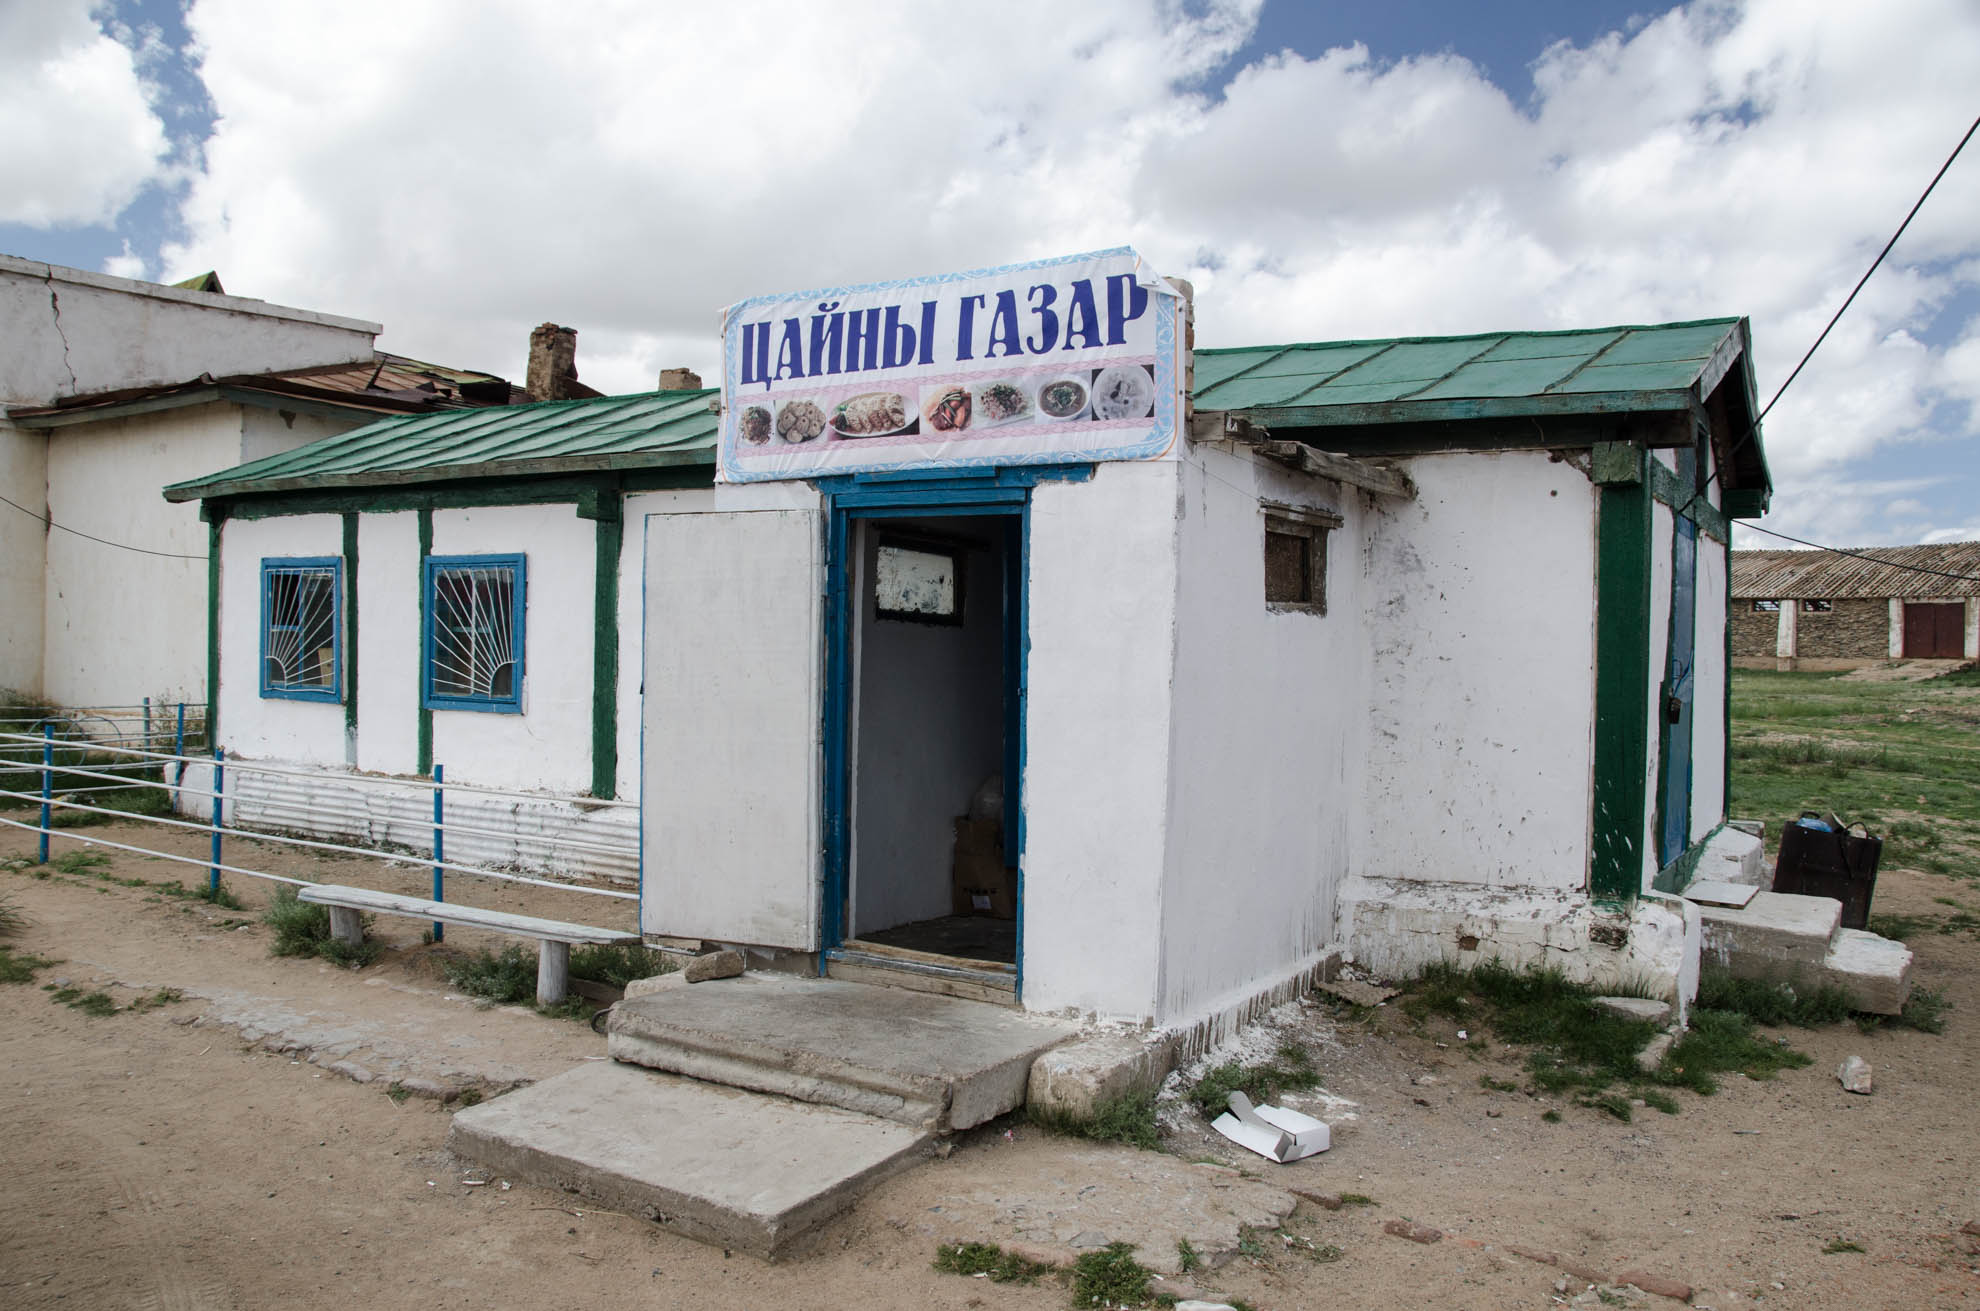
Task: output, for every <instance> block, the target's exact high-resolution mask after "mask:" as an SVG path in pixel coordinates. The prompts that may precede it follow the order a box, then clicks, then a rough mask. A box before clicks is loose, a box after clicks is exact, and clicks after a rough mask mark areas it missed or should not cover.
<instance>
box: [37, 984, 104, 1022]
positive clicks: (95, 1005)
mask: <svg viewBox="0 0 1980 1311" xmlns="http://www.w3.org/2000/svg"><path fill="white" fill-rule="evenodd" d="M48 999H49V1000H50V1001H53V1002H59V1003H60V1004H62V1005H64V1006H67V1007H68V1008H69V1009H71V1010H77V1011H81V1012H82V1013H83V1014H84V1015H88V1016H91V1017H93V1018H95V1019H99V1020H100V1019H103V1018H104V1017H105V1016H109V1015H115V1014H116V1013H117V999H116V998H114V997H112V996H111V995H110V994H109V993H107V992H84V991H83V990H82V989H80V988H58V989H56V990H55V991H54V992H53V993H51V994H49V998H48Z"/></svg>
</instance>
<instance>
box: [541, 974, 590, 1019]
mask: <svg viewBox="0 0 1980 1311" xmlns="http://www.w3.org/2000/svg"><path fill="white" fill-rule="evenodd" d="M530 991H531V993H534V992H535V991H536V986H535V984H533V983H532V984H531V985H530ZM536 1013H537V1014H538V1015H542V1016H546V1017H548V1018H549V1019H553V1020H577V1021H579V1022H587V1021H589V1020H590V1019H591V1017H592V1016H593V1015H595V1014H597V1013H598V1003H597V1002H595V1001H593V1000H591V998H589V997H584V996H580V995H579V994H577V993H575V992H573V993H571V994H569V995H568V996H566V997H565V998H564V999H563V1000H562V1001H560V1002H553V1003H551V1004H550V1005H548V1006H545V1005H544V1004H543V1003H541V1002H538V1003H537V1004H536Z"/></svg>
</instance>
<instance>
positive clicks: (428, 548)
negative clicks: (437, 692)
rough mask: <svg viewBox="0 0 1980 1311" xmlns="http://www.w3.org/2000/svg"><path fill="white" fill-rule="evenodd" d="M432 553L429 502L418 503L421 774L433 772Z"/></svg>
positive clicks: (415, 667)
mask: <svg viewBox="0 0 1980 1311" xmlns="http://www.w3.org/2000/svg"><path fill="white" fill-rule="evenodd" d="M432 554H433V510H432V507H430V506H421V507H420V511H419V576H418V577H417V578H415V579H414V580H413V586H414V587H416V588H418V589H419V590H418V591H417V592H415V593H414V595H415V596H417V597H419V604H420V614H419V624H420V628H419V631H418V632H417V633H414V634H413V641H415V642H418V643H419V644H420V645H419V654H420V658H419V659H418V660H416V661H414V662H413V680H414V684H415V686H414V690H413V695H414V696H416V697H418V701H417V703H416V704H417V705H418V706H419V772H420V773H422V774H431V773H432V772H433V712H432V711H431V710H429V709H428V708H427V705H426V658H425V657H426V625H427V624H428V623H430V622H431V616H429V615H428V614H427V613H426V557H427V556H429V555H432Z"/></svg>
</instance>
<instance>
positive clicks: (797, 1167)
mask: <svg viewBox="0 0 1980 1311" xmlns="http://www.w3.org/2000/svg"><path fill="white" fill-rule="evenodd" d="M930 1137H931V1135H930V1134H929V1133H928V1132H927V1131H925V1130H921V1129H916V1128H912V1127H909V1126H907V1125H903V1124H899V1123H896V1122H895V1121H892V1120H883V1119H877V1118H875V1117H873V1116H867V1115H857V1114H853V1113H852V1112H849V1111H842V1110H837V1109H835V1108H831V1107H824V1106H813V1105H807V1104H805V1103H802V1102H793V1101H788V1100H786V1099H784V1098H781V1097H765V1096H761V1095H759V1094H756V1093H748V1092H738V1091H736V1090H735V1089H733V1088H718V1087H715V1086H713V1085H710V1084H706V1083H698V1082H696V1081H694V1080H692V1079H679V1078H674V1077H672V1076H670V1075H664V1074H656V1073H654V1072H653V1071H651V1070H643V1069H640V1068H638V1067H636V1066H630V1065H621V1064H619V1063H618V1062H616V1061H592V1062H588V1063H586V1064H584V1065H581V1066H579V1067H578V1068H576V1069H574V1070H571V1071H569V1072H567V1073H564V1074H560V1075H558V1076H556V1077H555V1078H552V1079H545V1080H544V1081H543V1082H541V1083H538V1084H533V1085H531V1086H530V1087H528V1088H524V1089H521V1090H520V1091H517V1092H513V1093H510V1094H508V1095H507V1096H505V1097H498V1098H496V1099H495V1100H494V1101H490V1102H484V1103H482V1104H481V1105H479V1106H472V1107H469V1108H468V1109H467V1110H464V1111H458V1112H456V1113H455V1115H454V1121H453V1127H452V1128H451V1129H450V1130H449V1131H448V1134H447V1146H448V1147H449V1148H450V1149H451V1150H452V1151H454V1152H455V1153H456V1154H458V1155H460V1156H463V1157H466V1158H467V1159H469V1160H471V1161H475V1162H477V1163H479V1164H480V1165H482V1166H484V1167H486V1168H487V1169H489V1170H491V1171H493V1172H495V1173H497V1174H499V1175H501V1176H502V1177H504V1178H507V1179H513V1180H519V1181H522V1182H525V1183H532V1184H537V1185H540V1186H542V1187H545V1188H557V1189H562V1190H563V1191H565V1192H569V1193H575V1194H577V1195H579V1196H581V1197H585V1198H589V1199H590V1200H592V1201H593V1202H595V1203H597V1204H598V1205H600V1206H603V1207H606V1208H608V1209H611V1210H615V1211H623V1212H626V1213H628V1214H632V1215H639V1216H644V1217H646V1218H647V1219H649V1220H652V1221H653V1222H654V1223H656V1224H658V1225H661V1226H662V1227H664V1228H667V1229H672V1230H674V1231H676V1232H677V1233H681V1234H684V1235H686V1236H688V1237H690V1238H695V1239H699V1240H700V1241H702V1242H704V1243H712V1244H714V1245H716V1246H719V1247H724V1248H729V1249H731V1250H734V1251H739V1252H747V1253H750V1254H752V1255H755V1256H760V1257H763V1258H765V1259H775V1258H777V1257H781V1256H788V1255H790V1254H792V1253H794V1252H797V1251H801V1250H802V1249H803V1248H804V1246H805V1245H806V1241H807V1239H809V1238H810V1237H811V1236H813V1235H814V1234H815V1232H816V1231H817V1229H818V1228H819V1226H821V1225H823V1224H825V1223H826V1222H827V1221H829V1220H831V1219H832V1218H833V1217H834V1216H836V1215H838V1214H840V1213H841V1212H843V1211H845V1210H846V1209H847V1208H848V1207H850V1206H851V1205H852V1204H853V1202H854V1200H855V1199H856V1198H857V1197H858V1196H859V1195H860V1194H861V1193H862V1192H864V1191H865V1190H866V1189H868V1188H870V1187H872V1186H873V1185H874V1184H876V1183H878V1182H879V1181H880V1180H882V1179H884V1178H886V1177H887V1176H889V1175H891V1174H893V1173H894V1172H896V1171H898V1170H901V1169H903V1168H905V1167H906V1166H908V1165H911V1164H913V1163H914V1162H915V1161H916V1160H918V1159H920V1157H921V1155H922V1154H923V1149H924V1148H925V1147H926V1145H927V1144H928V1142H929V1139H930Z"/></svg>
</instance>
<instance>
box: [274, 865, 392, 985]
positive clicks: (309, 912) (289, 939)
mask: <svg viewBox="0 0 1980 1311" xmlns="http://www.w3.org/2000/svg"><path fill="white" fill-rule="evenodd" d="M261 921H262V923H264V924H266V925H268V927H269V928H271V929H273V930H275V941H274V942H273V943H271V944H270V945H269V948H268V951H269V954H270V955H273V956H316V957H320V958H321V959H323V960H327V961H329V962H330V963H331V964H333V965H344V966H348V967H349V968H351V969H354V970H357V969H363V968H364V967H365V966H367V965H369V964H371V963H372V962H373V961H375V960H377V959H378V956H379V953H380V952H381V951H383V950H384V948H383V947H381V946H380V945H379V944H378V943H376V942H372V941H370V940H369V939H366V940H365V941H363V942H360V943H358V945H357V946H355V947H353V946H351V945H350V944H349V943H347V942H344V941H343V940H342V939H340V938H336V937H333V936H332V935H331V933H330V908H329V907H328V906H319V905H317V904H315V903H314V902H309V901H303V900H301V899H300V898H298V897H297V896H296V890H295V889H294V888H292V887H290V886H288V885H287V884H282V885H280V886H278V887H277V888H276V889H275V896H274V898H273V900H271V901H270V902H269V903H268V909H267V910H265V911H263V912H262V913H261Z"/></svg>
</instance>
